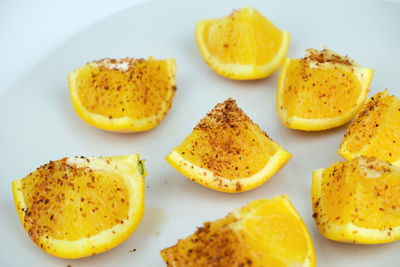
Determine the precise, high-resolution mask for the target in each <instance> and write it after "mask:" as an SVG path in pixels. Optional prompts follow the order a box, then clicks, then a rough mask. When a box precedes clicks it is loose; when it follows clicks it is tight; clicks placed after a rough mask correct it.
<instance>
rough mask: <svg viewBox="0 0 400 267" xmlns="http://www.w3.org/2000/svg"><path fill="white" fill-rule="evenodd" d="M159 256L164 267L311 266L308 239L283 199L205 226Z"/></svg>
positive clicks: (259, 202)
mask: <svg viewBox="0 0 400 267" xmlns="http://www.w3.org/2000/svg"><path fill="white" fill-rule="evenodd" d="M161 256H162V258H163V259H164V261H165V262H166V263H167V265H168V266H274V267H280V266H315V252H314V246H313V243H312V240H311V238H310V235H309V233H308V231H307V228H306V226H305V224H304V223H303V221H302V219H301V217H300V216H299V214H298V213H297V212H296V210H295V209H294V207H293V206H292V204H291V203H290V201H289V199H288V197H286V196H276V197H274V198H273V199H271V200H267V199H260V200H255V201H252V202H250V203H249V204H248V205H247V206H245V207H242V208H241V209H236V210H234V211H233V212H232V213H229V214H228V215H227V216H226V217H225V218H224V219H220V220H216V221H213V222H206V223H204V226H203V227H200V228H198V230H197V231H196V232H195V233H194V234H192V235H190V236H188V237H186V238H184V239H180V240H179V241H178V243H177V244H176V245H174V246H172V247H169V248H166V249H164V250H162V251H161Z"/></svg>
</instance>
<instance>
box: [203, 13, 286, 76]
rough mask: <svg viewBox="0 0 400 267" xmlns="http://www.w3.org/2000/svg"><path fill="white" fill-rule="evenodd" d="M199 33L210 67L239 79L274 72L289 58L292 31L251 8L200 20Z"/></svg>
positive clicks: (205, 58)
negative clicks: (282, 29)
mask: <svg viewBox="0 0 400 267" xmlns="http://www.w3.org/2000/svg"><path fill="white" fill-rule="evenodd" d="M195 36H196V40H197V44H198V47H199V49H200V52H201V55H202V56H203V59H204V60H205V61H206V63H207V64H208V65H209V66H210V68H211V69H213V70H214V71H215V72H217V73H218V74H220V75H222V76H224V77H227V78H231V79H236V80H252V79H260V78H265V77H267V76H269V75H271V74H272V73H273V72H274V71H276V70H277V69H278V67H279V66H280V64H281V62H282V60H283V58H284V57H285V55H286V53H287V50H288V47H289V40H290V34H289V32H287V31H281V30H279V29H278V28H277V27H275V26H274V25H273V24H272V22H271V21H269V20H268V19H267V18H265V17H264V16H263V15H262V14H261V13H260V12H258V11H257V10H256V9H254V8H250V7H245V8H242V9H239V10H235V11H233V12H232V14H230V15H229V16H227V17H224V18H220V19H206V20H202V21H200V22H198V23H197V25H196V31H195Z"/></svg>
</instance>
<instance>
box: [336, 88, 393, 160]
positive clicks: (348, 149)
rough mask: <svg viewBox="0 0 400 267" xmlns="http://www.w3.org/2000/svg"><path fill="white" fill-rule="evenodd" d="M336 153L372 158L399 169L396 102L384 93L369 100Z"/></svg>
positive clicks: (348, 157)
mask: <svg viewBox="0 0 400 267" xmlns="http://www.w3.org/2000/svg"><path fill="white" fill-rule="evenodd" d="M338 153H339V154H340V155H341V156H343V157H344V158H346V159H348V160H349V159H352V158H354V157H357V156H361V155H363V156H373V157H377V158H378V159H380V160H384V161H388V162H391V163H392V164H393V165H396V166H398V167H400V99H399V98H397V97H396V96H394V95H391V96H390V95H389V93H388V91H387V90H384V91H383V92H380V93H377V94H376V95H374V96H372V97H371V98H370V99H369V101H368V103H367V104H366V105H364V107H363V109H362V110H361V111H360V113H359V114H358V116H357V117H356V118H355V119H354V121H353V122H352V123H351V124H350V126H349V128H348V129H347V132H346V134H345V135H344V138H343V141H342V143H341V144H340V148H339V151H338Z"/></svg>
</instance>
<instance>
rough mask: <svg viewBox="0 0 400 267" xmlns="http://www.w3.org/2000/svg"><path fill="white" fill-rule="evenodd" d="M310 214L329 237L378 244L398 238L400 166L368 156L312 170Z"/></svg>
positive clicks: (325, 235) (399, 221)
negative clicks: (311, 212) (311, 208)
mask: <svg viewBox="0 0 400 267" xmlns="http://www.w3.org/2000/svg"><path fill="white" fill-rule="evenodd" d="M311 194H312V204H313V211H314V214H313V217H314V219H315V222H316V223H317V226H318V229H319V231H320V232H321V234H322V235H323V236H324V237H326V238H328V239H331V240H336V241H340V242H349V243H361V244H378V243H387V242H391V241H394V240H397V239H399V238H400V168H398V167H396V166H394V165H392V164H390V163H388V162H384V161H380V160H378V159H376V158H372V157H357V158H354V159H352V160H350V161H346V162H337V163H335V164H333V165H332V166H330V167H329V168H326V169H318V170H315V171H314V172H313V180H312V189H311Z"/></svg>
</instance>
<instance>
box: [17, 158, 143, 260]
mask: <svg viewBox="0 0 400 267" xmlns="http://www.w3.org/2000/svg"><path fill="white" fill-rule="evenodd" d="M86 158H87V159H89V160H90V163H88V162H87V161H86V160H80V159H79V158H68V160H69V164H75V165H76V166H80V167H89V168H92V166H93V167H94V169H95V170H105V171H110V170H114V169H115V167H116V166H117V165H118V169H119V171H118V173H119V174H120V176H121V177H123V178H124V180H125V181H126V182H128V183H129V186H127V188H128V190H129V191H130V193H129V196H130V199H129V203H132V205H130V207H129V210H128V215H129V218H128V219H124V220H123V222H124V223H123V224H116V225H115V226H113V227H112V228H109V229H107V230H104V231H102V232H100V233H98V234H96V235H94V236H91V237H83V238H81V239H78V240H73V241H68V240H60V239H54V238H52V237H48V238H45V237H41V238H40V239H39V242H38V243H40V244H43V247H42V249H43V250H45V251H46V252H47V253H49V254H50V255H53V256H56V257H60V258H66V259H75V258H82V257H87V256H92V255H95V254H99V253H102V252H105V251H107V250H110V249H112V248H114V247H116V246H118V245H119V244H121V243H122V242H124V241H125V240H127V239H128V238H129V237H130V236H131V235H132V234H133V233H134V232H135V230H136V228H137V226H138V225H139V223H140V221H141V219H142V217H143V214H144V191H145V183H144V176H145V174H146V172H145V173H144V174H143V175H141V174H139V173H138V172H137V170H136V168H135V167H136V165H137V163H138V161H139V155H138V154H134V155H129V156H116V157H104V158H100V159H104V160H100V161H99V158H95V157H85V159H86ZM107 159H112V160H111V161H109V162H110V163H109V164H108V163H106V160H107ZM116 162H117V163H116ZM121 170H123V172H120V171H121ZM21 182H22V179H17V180H15V181H14V182H13V183H12V188H13V194H14V201H15V206H16V208H17V212H18V215H19V218H20V220H21V223H22V225H24V214H23V212H22V211H21V209H22V208H26V205H25V203H24V201H23V194H22V191H21V190H18V189H19V188H20V186H21ZM115 233H118V234H115ZM107 240H111V241H109V242H106V241H107ZM37 245H38V244H37Z"/></svg>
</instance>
